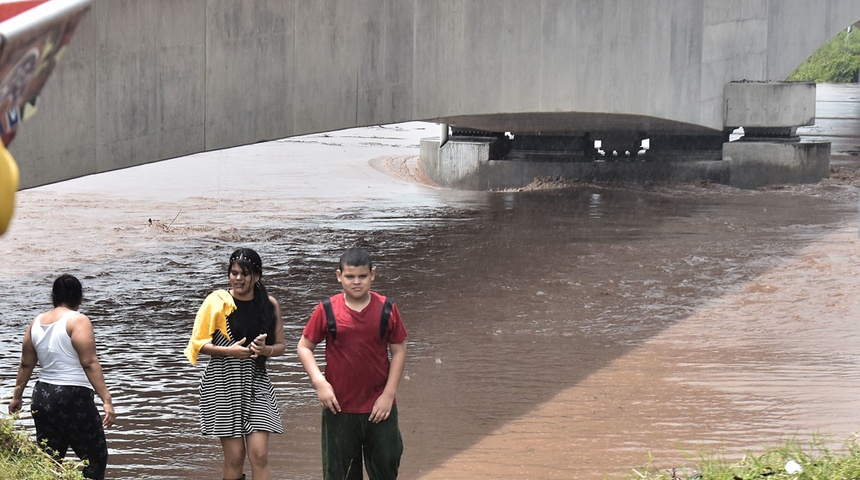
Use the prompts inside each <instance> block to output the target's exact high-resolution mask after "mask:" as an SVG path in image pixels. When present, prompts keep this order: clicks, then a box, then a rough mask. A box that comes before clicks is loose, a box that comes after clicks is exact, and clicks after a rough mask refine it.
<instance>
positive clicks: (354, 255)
mask: <svg viewBox="0 0 860 480" xmlns="http://www.w3.org/2000/svg"><path fill="white" fill-rule="evenodd" d="M347 265H349V266H350V267H363V266H365V265H367V268H369V269H371V270H373V261H372V260H371V259H370V253H369V252H368V251H367V250H365V249H363V248H358V247H352V248H347V249H346V251H345V252H343V255H341V256H340V263H339V265H338V268H339V269H340V271H343V268H344V267H346V266H347Z"/></svg>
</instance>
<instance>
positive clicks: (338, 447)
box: [322, 405, 403, 480]
mask: <svg viewBox="0 0 860 480" xmlns="http://www.w3.org/2000/svg"><path fill="white" fill-rule="evenodd" d="M369 418H370V414H369V413H338V414H337V415H335V414H333V413H331V412H330V411H329V410H328V409H324V410H323V413H322V459H323V478H324V479H325V480H361V479H362V478H364V476H363V473H362V468H361V457H362V452H364V468H366V469H367V474H368V476H370V478H371V479H372V480H394V479H396V478H397V469H398V468H400V456H401V455H402V454H403V439H402V438H401V436H400V427H399V426H398V425H397V405H393V406H392V407H391V415H389V416H388V419H386V420H385V421H382V422H380V423H372V422H371V421H370V420H369Z"/></svg>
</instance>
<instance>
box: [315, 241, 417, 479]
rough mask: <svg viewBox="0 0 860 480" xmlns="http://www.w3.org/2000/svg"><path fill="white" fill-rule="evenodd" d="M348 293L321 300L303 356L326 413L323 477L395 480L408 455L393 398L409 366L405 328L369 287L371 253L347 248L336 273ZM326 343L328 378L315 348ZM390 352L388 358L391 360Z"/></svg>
mask: <svg viewBox="0 0 860 480" xmlns="http://www.w3.org/2000/svg"><path fill="white" fill-rule="evenodd" d="M336 274H337V279H338V281H339V282H340V283H341V285H343V292H342V293H338V294H337V295H334V296H333V297H331V298H329V299H327V300H326V301H323V302H320V303H319V304H318V305H317V306H316V308H315V309H314V312H313V314H312V315H311V318H310V320H309V321H308V324H307V326H305V329H304V331H303V332H302V338H301V340H300V341H299V346H298V355H299V359H300V360H301V362H302V365H303V366H304V368H305V371H306V372H307V373H308V376H309V377H310V379H311V381H312V382H313V384H314V387H315V388H316V390H317V396H318V397H319V400H320V405H322V407H323V411H322V457H323V478H324V479H326V480H333V479H337V480H342V479H347V480H354V479H362V478H363V473H362V453H363V457H364V468H365V469H367V473H368V475H370V478H372V479H374V480H385V479H396V478H397V470H398V468H399V467H400V457H401V455H402V454H403V440H402V438H401V436H400V427H399V426H398V424H397V405H396V404H395V399H394V397H395V394H396V393H397V387H398V385H399V384H400V378H401V377H402V376H403V368H404V365H405V364H406V344H405V343H404V342H405V341H406V328H405V327H404V326H403V320H402V319H401V318H400V312H399V311H398V310H397V306H396V305H394V304H393V303H392V302H391V301H387V299H386V298H385V297H384V296H382V295H380V294H378V293H376V292H372V291H371V290H370V286H371V284H372V283H373V279H374V277H375V276H376V269H375V268H374V267H373V263H372V261H371V259H370V254H369V253H368V252H367V251H366V250H364V249H361V248H350V249H347V250H346V251H345V252H344V253H343V255H341V257H340V264H339V267H338V269H337V271H336ZM323 340H325V342H326V347H325V359H326V367H325V374H323V373H322V372H321V371H320V368H319V365H317V362H316V359H315V357H314V348H316V346H317V344H319V343H320V342H322V341H323ZM389 352H390V353H391V357H390V359H389Z"/></svg>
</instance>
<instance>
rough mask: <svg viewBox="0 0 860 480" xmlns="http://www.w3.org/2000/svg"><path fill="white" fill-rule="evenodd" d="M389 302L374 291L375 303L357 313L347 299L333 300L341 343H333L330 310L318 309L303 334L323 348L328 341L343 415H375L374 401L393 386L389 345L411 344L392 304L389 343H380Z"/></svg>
mask: <svg viewBox="0 0 860 480" xmlns="http://www.w3.org/2000/svg"><path fill="white" fill-rule="evenodd" d="M384 304H385V297H384V296H382V295H380V294H378V293H376V292H370V303H369V304H368V305H367V306H366V307H364V310H362V311H360V312H356V311H354V310H352V309H351V308H349V307H347V306H346V302H345V301H344V298H343V294H342V293H340V294H337V295H335V296H333V297H331V308H332V311H333V312H334V317H335V320H336V322H337V339H335V340H332V338H331V335H329V331H328V325H327V324H326V317H325V309H324V308H323V306H322V303H319V304H317V306H316V308H315V309H314V313H313V314H312V315H311V319H310V320H309V321H308V324H307V325H306V326H305V329H304V331H302V335H304V336H305V338H307V339H308V340H310V341H311V342H313V343H315V344H318V343H320V342H322V341H323V340H325V341H326V347H325V361H326V366H325V378H326V380H327V381H328V382H329V383H330V384H331V386H332V387H333V388H334V394H335V396H336V397H337V401H338V403H339V404H340V408H341V411H342V412H344V413H370V411H371V410H372V409H373V402H375V401H376V399H377V398H379V396H380V395H381V394H382V391H383V390H385V383H386V382H387V381H388V369H389V366H390V361H389V359H388V344H389V343H403V342H405V341H406V327H404V326H403V319H402V318H400V312H399V311H398V310H397V305H392V308H391V316H390V317H389V318H388V329H387V330H386V332H385V338H379V319H380V317H381V316H382V306H383V305H384Z"/></svg>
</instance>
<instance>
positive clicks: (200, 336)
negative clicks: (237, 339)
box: [185, 290, 236, 365]
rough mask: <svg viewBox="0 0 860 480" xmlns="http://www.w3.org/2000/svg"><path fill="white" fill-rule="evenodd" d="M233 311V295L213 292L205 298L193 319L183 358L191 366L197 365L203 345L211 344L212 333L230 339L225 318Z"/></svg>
mask: <svg viewBox="0 0 860 480" xmlns="http://www.w3.org/2000/svg"><path fill="white" fill-rule="evenodd" d="M234 310H236V303H235V302H234V301H233V295H230V292H228V291H227V290H215V291H214V292H212V293H210V294H209V296H208V297H206V300H203V304H202V305H200V309H199V310H197V317H196V318H195V319H194V330H193V331H192V332H191V340H189V341H188V346H187V347H185V358H187V359H188V361H189V362H191V364H192V365H197V355H198V354H199V353H200V349H201V348H203V345H206V344H207V343H210V342H212V334H213V333H215V332H216V331H219V332H221V334H222V335H224V336H225V337H226V338H230V335H228V334H227V316H228V315H230V314H231V313H233V311H234Z"/></svg>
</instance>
